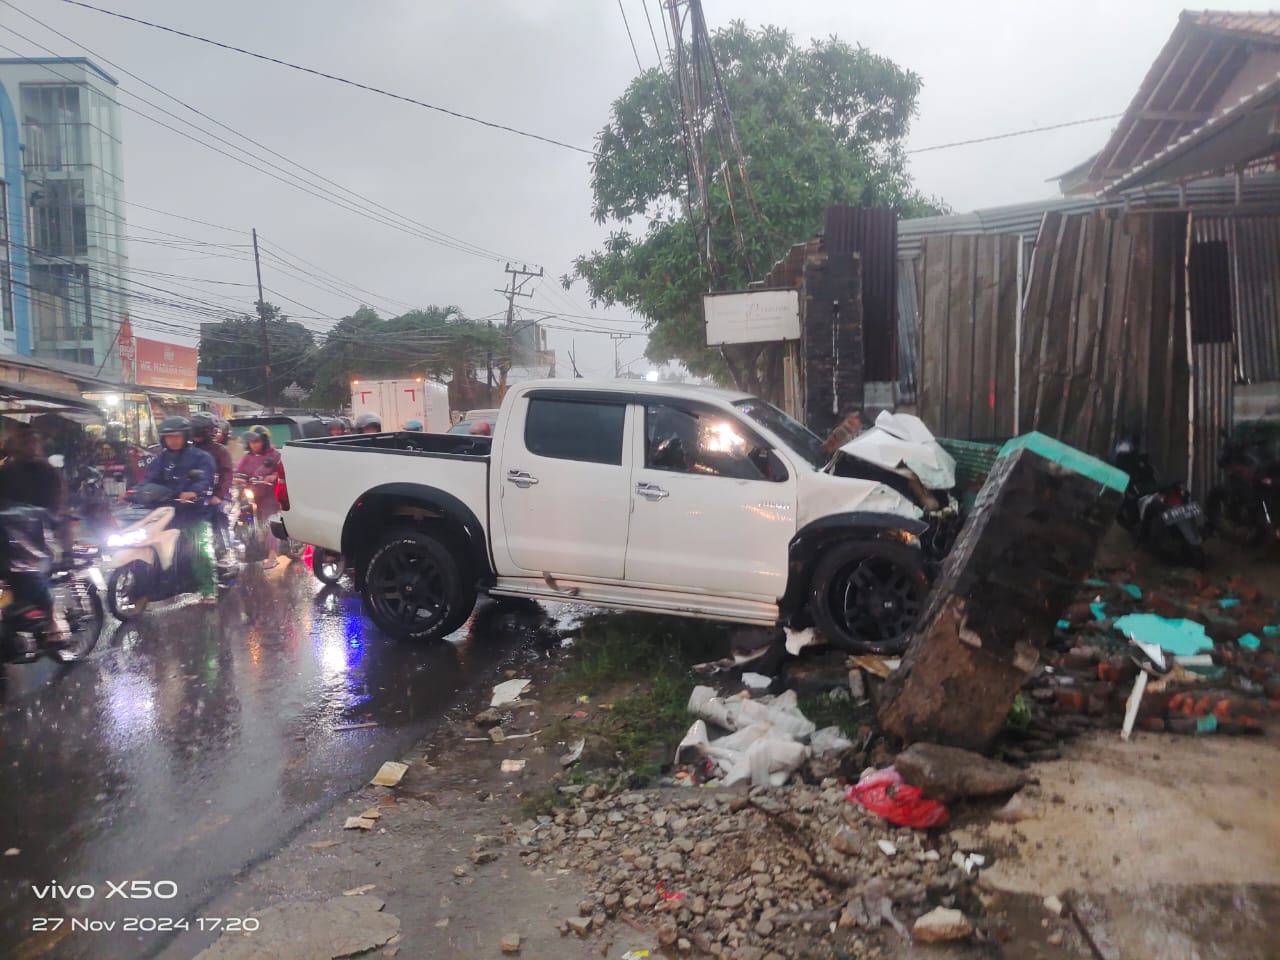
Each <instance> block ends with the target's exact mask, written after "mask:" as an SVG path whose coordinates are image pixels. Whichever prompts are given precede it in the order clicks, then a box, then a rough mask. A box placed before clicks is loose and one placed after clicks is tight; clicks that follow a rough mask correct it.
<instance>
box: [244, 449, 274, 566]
mask: <svg viewBox="0 0 1280 960" xmlns="http://www.w3.org/2000/svg"><path fill="white" fill-rule="evenodd" d="M241 439H242V440H243V441H244V445H245V447H246V448H248V452H247V453H246V454H245V455H244V456H243V457H241V458H240V462H239V463H237V464H236V476H237V477H243V478H245V479H247V480H249V481H250V482H253V481H258V482H256V483H254V485H253V493H254V502H255V503H256V504H257V510H256V512H255V516H256V517H257V520H258V523H259V524H262V525H265V524H266V522H267V518H269V517H270V516H272V515H273V514H274V513H276V511H277V510H278V509H279V508H278V506H277V504H276V491H275V484H276V481H277V480H278V479H279V478H280V453H279V451H277V450H276V448H275V447H273V446H272V445H271V431H270V430H268V429H267V428H266V427H264V426H262V425H261V424H254V425H253V426H252V427H250V428H249V429H248V430H246V431H245V432H244V434H243V436H242V438H241ZM266 542H267V548H268V551H269V552H268V555H267V560H266V563H265V564H263V566H264V567H266V568H268V569H270V568H271V567H274V566H275V565H276V558H275V548H276V538H275V537H272V536H268V537H266Z"/></svg>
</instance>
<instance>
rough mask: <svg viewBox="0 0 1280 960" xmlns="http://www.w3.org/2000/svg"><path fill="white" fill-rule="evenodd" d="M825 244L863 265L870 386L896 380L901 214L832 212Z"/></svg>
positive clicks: (861, 209)
mask: <svg viewBox="0 0 1280 960" xmlns="http://www.w3.org/2000/svg"><path fill="white" fill-rule="evenodd" d="M823 239H824V244H825V248H826V252H827V254H828V255H829V256H831V257H839V256H844V255H846V254H850V253H856V254H858V256H859V260H860V262H861V264H862V323H863V349H864V360H865V367H864V369H863V373H864V375H865V378H866V380H868V381H874V382H881V381H892V380H896V379H898V322H897V319H896V318H897V303H898V279H897V277H898V212H897V210H894V209H892V208H878V209H872V208H868V207H828V208H827V217H826V226H825V229H824V231H823Z"/></svg>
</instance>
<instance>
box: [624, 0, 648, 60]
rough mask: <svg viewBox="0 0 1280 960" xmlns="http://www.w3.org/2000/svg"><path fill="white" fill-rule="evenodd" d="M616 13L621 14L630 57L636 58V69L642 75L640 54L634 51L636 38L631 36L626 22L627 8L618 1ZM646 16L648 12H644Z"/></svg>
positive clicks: (629, 27)
mask: <svg viewBox="0 0 1280 960" xmlns="http://www.w3.org/2000/svg"><path fill="white" fill-rule="evenodd" d="M618 12H619V13H620V14H622V25H623V26H624V27H626V28H627V39H628V40H629V41H631V55H632V56H633V57H635V58H636V69H637V70H639V71H640V72H641V73H644V65H643V64H642V63H641V62H640V52H639V51H638V50H636V38H635V37H633V36H632V35H631V23H630V21H628V20H627V8H626V7H624V6H623V5H622V0H618ZM645 15H646V16H648V11H647V10H646V11H645Z"/></svg>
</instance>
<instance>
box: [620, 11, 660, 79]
mask: <svg viewBox="0 0 1280 960" xmlns="http://www.w3.org/2000/svg"><path fill="white" fill-rule="evenodd" d="M618 2H619V3H621V2H622V0H618ZM659 2H661V0H659ZM640 7H641V9H643V10H644V19H645V21H646V22H647V23H648V24H649V39H651V40H652V41H653V52H654V53H655V54H657V56H658V67H659V68H660V69H661V67H662V65H663V64H664V63H665V62H666V61H665V60H663V59H662V51H661V50H659V49H658V35H657V33H655V32H654V29H653V18H652V17H650V16H649V0H640ZM664 36H665V34H664ZM663 73H664V75H665V73H666V71H665V70H664V71H663Z"/></svg>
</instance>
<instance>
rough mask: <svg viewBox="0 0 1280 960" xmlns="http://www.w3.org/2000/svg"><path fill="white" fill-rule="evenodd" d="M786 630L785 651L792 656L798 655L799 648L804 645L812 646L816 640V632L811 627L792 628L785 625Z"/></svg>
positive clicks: (802, 647)
mask: <svg viewBox="0 0 1280 960" xmlns="http://www.w3.org/2000/svg"><path fill="white" fill-rule="evenodd" d="M786 632H787V643H786V647H787V653H789V654H791V656H793V657H798V656H799V655H800V651H801V650H803V649H804V648H805V647H810V646H813V645H814V644H816V643H817V642H818V633H817V631H816V630H814V629H813V627H808V628H806V629H804V630H792V629H791V628H790V627H787V628H786Z"/></svg>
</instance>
